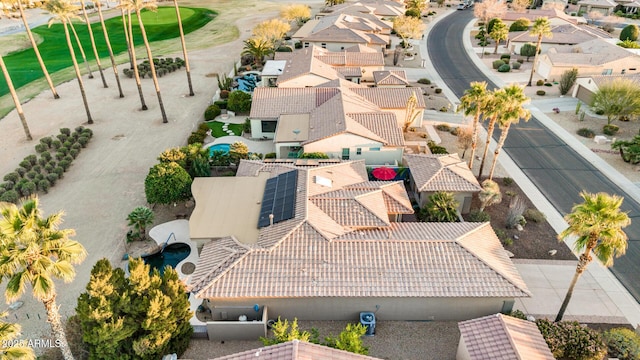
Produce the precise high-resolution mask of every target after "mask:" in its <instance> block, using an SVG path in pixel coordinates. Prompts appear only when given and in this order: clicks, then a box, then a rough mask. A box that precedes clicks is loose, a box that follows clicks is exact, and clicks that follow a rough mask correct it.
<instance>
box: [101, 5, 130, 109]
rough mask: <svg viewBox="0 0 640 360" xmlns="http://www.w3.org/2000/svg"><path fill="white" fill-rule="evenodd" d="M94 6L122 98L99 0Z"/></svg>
mask: <svg viewBox="0 0 640 360" xmlns="http://www.w3.org/2000/svg"><path fill="white" fill-rule="evenodd" d="M95 4H96V8H97V9H98V16H99V17H100V26H101V27H102V34H103V35H104V40H105V42H106V43H107V50H109V59H111V67H112V68H113V75H114V76H115V77H116V84H118V92H119V93H120V97H121V98H123V97H124V94H123V93H122V85H120V76H119V75H118V67H117V66H116V59H115V57H114V56H113V48H111V40H109V32H108V31H107V27H106V26H105V25H104V16H102V5H101V1H96V2H95Z"/></svg>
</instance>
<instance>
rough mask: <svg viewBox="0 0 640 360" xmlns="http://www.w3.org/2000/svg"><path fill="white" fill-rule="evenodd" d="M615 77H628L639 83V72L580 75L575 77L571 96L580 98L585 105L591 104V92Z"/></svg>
mask: <svg viewBox="0 0 640 360" xmlns="http://www.w3.org/2000/svg"><path fill="white" fill-rule="evenodd" d="M615 79H629V80H631V81H634V82H637V83H638V84H640V74H634V75H594V76H580V77H579V78H577V79H576V84H575V86H574V87H573V92H572V94H571V96H573V97H574V98H578V99H580V100H581V101H582V102H584V103H585V104H587V105H591V101H592V99H593V94H595V93H596V92H597V91H598V88H599V87H600V86H601V85H602V84H604V83H607V82H610V81H612V80H615Z"/></svg>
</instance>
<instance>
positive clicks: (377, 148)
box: [369, 147, 380, 151]
mask: <svg viewBox="0 0 640 360" xmlns="http://www.w3.org/2000/svg"><path fill="white" fill-rule="evenodd" d="M369 151H380V148H379V147H373V148H369Z"/></svg>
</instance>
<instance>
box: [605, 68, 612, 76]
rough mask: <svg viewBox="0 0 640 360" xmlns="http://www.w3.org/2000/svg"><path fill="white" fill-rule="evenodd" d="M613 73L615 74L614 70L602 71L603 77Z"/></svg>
mask: <svg viewBox="0 0 640 360" xmlns="http://www.w3.org/2000/svg"><path fill="white" fill-rule="evenodd" d="M612 73H613V69H604V70H602V75H611V74H612Z"/></svg>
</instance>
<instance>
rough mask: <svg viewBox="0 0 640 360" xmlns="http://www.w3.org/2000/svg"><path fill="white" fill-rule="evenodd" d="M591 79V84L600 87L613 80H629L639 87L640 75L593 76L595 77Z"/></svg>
mask: <svg viewBox="0 0 640 360" xmlns="http://www.w3.org/2000/svg"><path fill="white" fill-rule="evenodd" d="M591 79H592V80H593V82H594V83H595V84H596V85H597V86H600V85H602V84H606V83H608V82H610V81H613V80H619V79H626V80H630V81H633V82H635V83H637V84H639V85H640V74H633V75H595V76H591Z"/></svg>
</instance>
